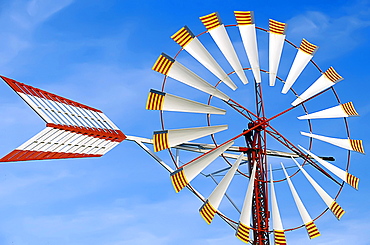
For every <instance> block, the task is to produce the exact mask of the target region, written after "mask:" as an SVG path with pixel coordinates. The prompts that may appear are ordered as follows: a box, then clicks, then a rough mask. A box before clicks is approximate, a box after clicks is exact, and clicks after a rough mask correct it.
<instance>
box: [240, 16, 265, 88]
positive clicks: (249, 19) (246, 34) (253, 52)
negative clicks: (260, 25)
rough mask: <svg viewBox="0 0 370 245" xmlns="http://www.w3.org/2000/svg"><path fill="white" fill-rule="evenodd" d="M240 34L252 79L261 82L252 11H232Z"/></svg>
mask: <svg viewBox="0 0 370 245" xmlns="http://www.w3.org/2000/svg"><path fill="white" fill-rule="evenodd" d="M234 14H235V17H236V21H237V23H238V28H239V32H240V36H241V37H242V41H243V45H244V49H245V52H246V53H247V57H248V60H249V63H250V65H251V69H252V72H253V76H254V79H255V80H256V82H257V83H260V82H261V73H260V64H259V59H258V48H257V37H256V25H255V24H254V13H253V11H234Z"/></svg>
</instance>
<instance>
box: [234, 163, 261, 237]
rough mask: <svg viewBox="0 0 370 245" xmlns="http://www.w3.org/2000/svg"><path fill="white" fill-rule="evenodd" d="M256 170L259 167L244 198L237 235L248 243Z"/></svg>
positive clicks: (254, 171) (251, 178)
mask: <svg viewBox="0 0 370 245" xmlns="http://www.w3.org/2000/svg"><path fill="white" fill-rule="evenodd" d="M256 169H257V166H253V170H252V174H251V176H250V178H249V184H248V189H247V194H246V195H245V198H244V204H243V209H242V213H241V214H240V218H239V225H238V229H237V231H236V234H235V235H236V236H237V237H238V238H239V239H240V240H242V241H243V242H246V243H248V242H249V230H250V221H251V215H252V202H253V190H254V182H255V178H256Z"/></svg>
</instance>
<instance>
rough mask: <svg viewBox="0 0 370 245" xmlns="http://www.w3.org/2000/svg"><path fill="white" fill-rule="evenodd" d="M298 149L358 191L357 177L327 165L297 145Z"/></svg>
mask: <svg viewBox="0 0 370 245" xmlns="http://www.w3.org/2000/svg"><path fill="white" fill-rule="evenodd" d="M298 147H299V148H301V149H302V150H304V151H305V152H306V153H307V154H308V155H310V156H311V157H312V158H313V159H315V160H316V161H317V162H318V163H320V164H321V165H322V166H324V167H325V168H326V169H328V170H329V171H330V172H332V173H333V174H335V175H336V176H338V177H339V178H340V179H341V180H343V181H344V182H346V183H347V184H349V185H350V186H352V187H353V188H355V189H356V190H357V189H358V182H359V179H358V178H357V177H355V176H353V175H352V174H350V173H348V172H346V171H344V170H342V169H340V168H338V167H337V166H334V165H333V164H330V163H328V162H327V161H325V160H322V159H321V158H319V157H318V156H316V155H315V154H313V153H312V152H310V151H308V150H306V149H305V148H303V147H302V146H300V145H298Z"/></svg>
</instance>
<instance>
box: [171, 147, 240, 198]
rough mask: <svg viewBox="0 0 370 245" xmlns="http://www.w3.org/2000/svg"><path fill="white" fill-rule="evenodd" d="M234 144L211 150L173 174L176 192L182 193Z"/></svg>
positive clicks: (172, 179)
mask: <svg viewBox="0 0 370 245" xmlns="http://www.w3.org/2000/svg"><path fill="white" fill-rule="evenodd" d="M232 144H234V141H231V142H229V143H227V144H225V145H222V146H220V147H219V148H217V149H214V150H210V151H209V152H208V153H207V154H205V155H202V156H200V157H198V158H195V159H194V160H192V161H191V162H189V163H187V164H185V165H184V166H183V167H182V168H180V169H178V170H176V171H174V172H173V173H171V181H172V185H173V187H174V188H175V191H176V192H179V191H181V190H182V189H183V188H184V187H185V186H187V185H188V184H189V183H190V181H192V180H193V179H194V178H195V177H196V176H197V175H198V174H200V172H202V171H203V169H205V168H206V167H207V166H208V165H209V164H210V163H211V162H213V161H214V160H215V159H216V158H217V157H218V156H219V155H221V154H222V153H223V152H224V151H226V150H227V148H229V147H230V146H232Z"/></svg>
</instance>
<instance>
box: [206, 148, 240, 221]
mask: <svg viewBox="0 0 370 245" xmlns="http://www.w3.org/2000/svg"><path fill="white" fill-rule="evenodd" d="M243 157H244V154H243V153H241V154H240V155H239V157H238V159H237V160H236V161H235V163H234V164H233V166H232V167H231V168H230V169H229V171H228V172H227V174H226V175H225V177H223V178H222V180H221V182H220V183H219V184H218V185H217V187H216V188H215V189H214V190H213V192H212V193H211V195H210V196H209V197H208V198H207V200H206V201H205V203H204V204H203V206H202V207H201V208H200V209H199V213H200V215H201V216H202V217H203V219H204V220H205V221H206V222H207V224H211V222H212V220H213V218H214V217H215V214H216V212H217V210H218V207H219V206H220V203H221V201H222V198H223V197H224V195H225V193H226V191H227V189H228V187H229V185H230V183H231V181H232V179H233V177H234V175H235V172H236V170H238V167H239V165H240V162H241V161H242V159H243Z"/></svg>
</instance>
